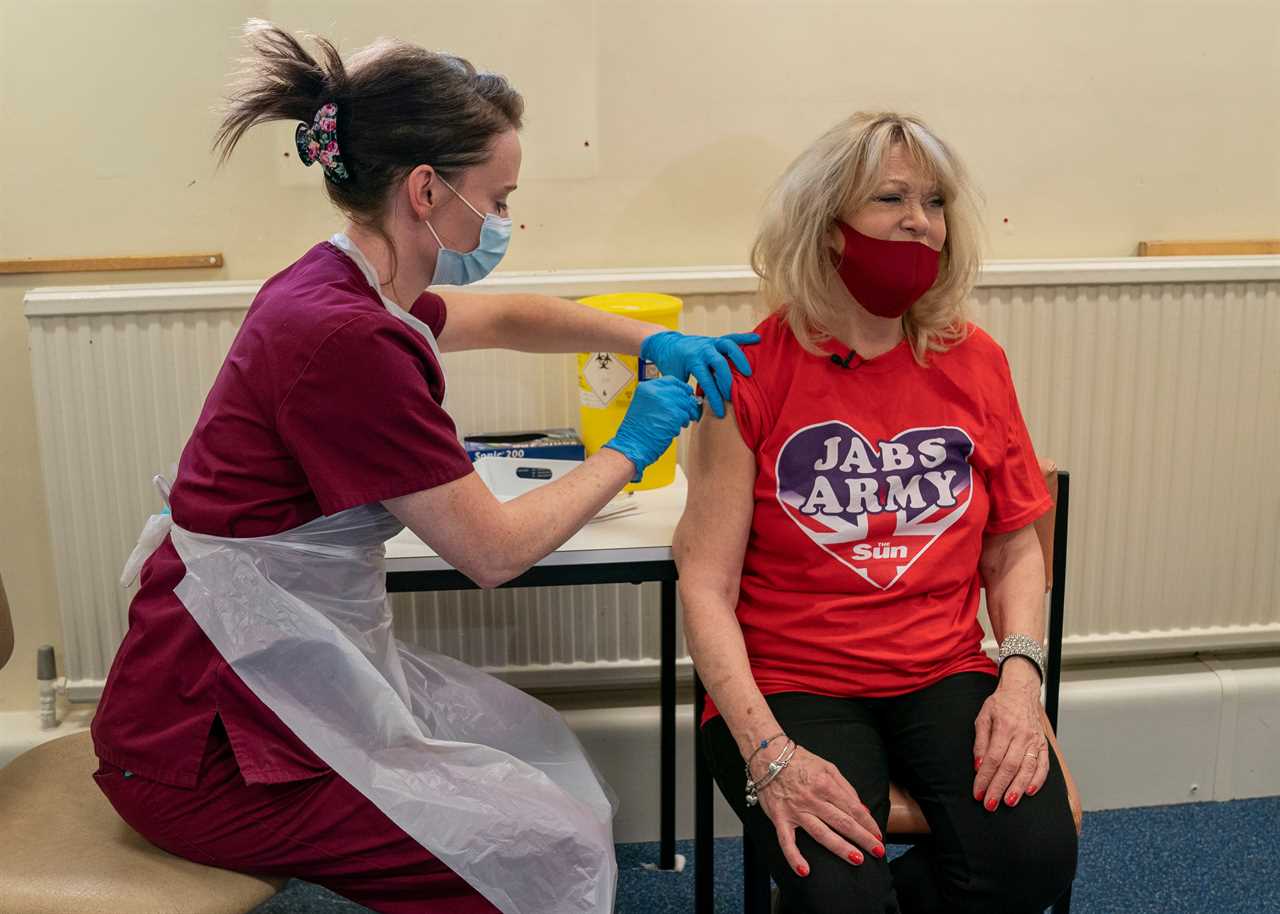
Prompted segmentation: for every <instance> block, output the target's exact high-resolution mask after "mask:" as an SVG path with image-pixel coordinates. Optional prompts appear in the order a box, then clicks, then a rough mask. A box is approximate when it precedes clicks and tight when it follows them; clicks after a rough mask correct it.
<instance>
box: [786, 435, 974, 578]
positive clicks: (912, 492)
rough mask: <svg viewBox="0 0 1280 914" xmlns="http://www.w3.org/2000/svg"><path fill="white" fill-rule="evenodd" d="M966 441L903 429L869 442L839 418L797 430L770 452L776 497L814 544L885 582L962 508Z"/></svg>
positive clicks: (966, 490)
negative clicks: (774, 459)
mask: <svg viewBox="0 0 1280 914" xmlns="http://www.w3.org/2000/svg"><path fill="white" fill-rule="evenodd" d="M972 454H973V440H972V439H971V438H970V437H969V435H968V434H967V433H966V432H965V431H964V430H963V429H960V428H956V427H953V426H938V427H933V428H912V429H907V430H906V431H903V432H899V433H898V434H897V435H895V436H894V437H893V438H892V439H889V440H887V441H884V440H882V441H879V442H878V443H877V444H876V445H872V443H871V442H870V441H869V440H868V439H867V438H866V437H865V436H864V435H863V434H862V433H861V432H859V431H858V430H857V429H855V428H852V427H851V426H849V425H847V424H846V423H844V422H840V421H835V420H833V421H828V422H820V423H817V424H815V425H809V426H806V427H805V428H802V429H799V430H798V431H796V432H795V433H794V434H792V435H791V437H790V438H788V439H787V441H786V443H785V444H783V445H782V448H781V450H779V451H778V461H777V467H776V469H777V479H778V493H777V494H778V502H779V503H780V504H781V505H782V510H783V511H784V512H786V514H787V516H788V517H790V518H791V520H792V521H794V522H795V524H796V526H798V527H799V528H800V529H801V530H803V531H804V533H805V535H806V536H808V537H809V539H810V540H812V541H813V542H814V543H815V544H816V545H818V546H819V547H820V548H821V549H823V550H824V551H825V552H827V553H828V554H829V555H831V556H832V557H833V558H835V559H836V560H837V561H839V562H841V563H842V564H844V565H846V566H848V567H849V568H850V569H852V570H853V571H854V572H856V573H857V574H858V575H859V576H861V577H862V578H864V579H865V580H866V581H867V582H868V583H870V584H872V585H873V586H875V587H877V588H879V589H880V590H888V589H889V588H890V587H892V586H893V585H894V584H896V583H897V582H898V581H900V580H901V579H902V576H903V575H905V574H906V573H907V571H908V570H909V569H910V568H911V566H913V565H914V564H915V563H916V562H917V561H918V560H919V559H920V557H921V556H922V555H924V554H925V553H926V552H928V551H929V547H930V546H932V545H933V544H934V543H935V542H937V540H938V538H939V537H940V536H942V534H943V533H945V532H946V531H947V529H948V528H950V527H951V526H952V525H953V524H954V523H955V522H956V521H957V520H959V519H960V518H961V517H962V516H964V512H965V511H966V510H967V509H968V507H969V503H970V501H971V500H972V495H973V485H972V483H973V468H972V466H971V465H970V463H969V457H970V456H971V455H972Z"/></svg>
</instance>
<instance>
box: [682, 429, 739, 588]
mask: <svg viewBox="0 0 1280 914" xmlns="http://www.w3.org/2000/svg"><path fill="white" fill-rule="evenodd" d="M685 469H686V472H687V474H688V477H689V495H688V498H687V499H686V501H685V509H684V516H683V517H681V518H680V524H679V526H678V527H677V528H676V534H675V540H674V543H673V547H672V551H673V552H674V554H675V559H676V563H677V565H678V566H679V569H680V580H681V583H682V586H685V587H695V588H711V589H714V590H716V591H719V592H720V593H721V594H722V595H723V596H725V597H726V598H727V599H729V600H730V602H731V604H736V603H737V599H738V582H739V578H740V576H741V574H742V557H743V555H744V554H745V552H746V548H747V537H748V534H749V533H750V532H751V516H752V512H753V511H754V497H753V494H752V489H753V487H754V485H755V478H756V458H755V454H754V453H753V452H752V451H751V450H750V449H749V448H748V447H747V445H746V443H745V442H743V440H742V436H741V434H739V432H738V423H737V420H736V419H735V418H734V414H733V410H732V409H729V410H726V411H725V417H724V418H723V419H717V418H716V417H715V416H714V415H713V414H712V413H711V411H710V410H707V411H706V412H705V413H704V414H703V418H702V419H701V420H700V421H699V422H698V424H697V425H696V426H695V427H694V431H693V440H692V442H691V446H690V449H689V454H688V456H687V458H686V460H685Z"/></svg>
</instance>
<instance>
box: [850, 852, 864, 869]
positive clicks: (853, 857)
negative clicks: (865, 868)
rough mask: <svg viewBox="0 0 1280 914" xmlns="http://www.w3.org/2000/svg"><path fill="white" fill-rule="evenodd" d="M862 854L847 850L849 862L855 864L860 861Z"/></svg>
mask: <svg viewBox="0 0 1280 914" xmlns="http://www.w3.org/2000/svg"><path fill="white" fill-rule="evenodd" d="M862 859H863V858H862V854H860V853H858V852H857V851H849V862H850V863H852V864H854V865H855V866H856V865H858V864H860V863H862Z"/></svg>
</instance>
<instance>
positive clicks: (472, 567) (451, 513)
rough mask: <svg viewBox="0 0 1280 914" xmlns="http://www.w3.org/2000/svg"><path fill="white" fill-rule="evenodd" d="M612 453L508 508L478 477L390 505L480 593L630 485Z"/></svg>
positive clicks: (626, 463) (625, 467)
mask: <svg viewBox="0 0 1280 914" xmlns="http://www.w3.org/2000/svg"><path fill="white" fill-rule="evenodd" d="M634 473H635V466H634V465H633V464H632V463H631V461H630V460H629V459H627V458H626V457H624V456H623V455H622V454H620V453H618V452H617V451H615V450H612V449H610V448H605V449H603V450H601V451H600V452H599V453H598V454H593V455H592V456H591V457H589V458H587V460H585V461H584V462H583V464H582V466H580V467H577V468H576V469H574V470H573V471H572V472H571V473H568V474H567V475H565V476H564V477H562V478H561V479H557V480H556V481H555V482H550V483H547V484H546V485H545V486H540V487H539V488H537V489H535V490H534V491H532V492H529V493H527V494H525V495H521V496H520V497H519V498H516V499H513V500H511V501H509V502H506V503H505V504H503V503H501V502H499V501H498V500H497V499H496V498H494V497H493V493H492V492H490V491H489V489H488V488H487V487H486V486H485V484H484V483H483V482H481V481H480V477H479V476H477V475H476V474H475V473H468V474H467V475H466V476H463V477H461V478H459V479H455V480H454V481H453V482H448V483H445V484H443V485H440V486H435V487H434V488H430V489H423V490H422V491H420V492H414V493H412V494H409V495H403V496H400V497H399V498H392V499H388V500H387V501H385V502H384V504H385V505H386V507H387V509H388V510H389V511H391V513H392V514H394V515H395V516H396V517H398V518H399V519H400V520H401V521H403V522H404V524H405V526H407V527H408V528H409V529H410V530H412V531H413V532H414V533H415V534H417V536H418V538H419V539H421V540H422V541H423V542H424V543H426V544H427V545H428V546H430V547H431V548H432V549H434V550H435V551H436V553H437V554H438V555H439V556H440V557H441V558H443V559H444V560H445V561H446V562H448V563H449V564H450V565H452V566H453V567H454V568H456V569H458V570H459V571H461V572H462V573H463V574H465V575H466V576H467V577H469V578H471V580H473V581H475V582H476V583H477V584H478V585H480V586H481V587H497V586H499V585H501V584H504V583H506V582H507V581H509V580H511V579H512V578H514V577H518V576H519V575H520V574H522V573H524V572H525V571H527V570H528V569H529V568H530V567H531V566H532V565H533V564H534V563H535V562H537V561H538V560H540V559H542V558H543V557H545V556H546V555H548V554H549V553H551V552H553V551H555V550H556V549H557V548H559V547H560V546H561V545H562V544H563V543H564V541H565V540H567V539H568V538H569V537H571V536H573V534H574V533H576V532H577V531H578V530H580V529H582V526H583V525H584V524H585V523H586V522H587V521H588V520H590V519H591V518H592V517H594V516H595V514H596V512H597V511H599V510H600V509H601V508H602V507H603V506H604V505H605V504H606V503H607V502H608V501H609V499H611V498H613V497H614V496H615V495H617V494H618V492H619V491H621V489H622V487H623V486H625V485H626V484H627V483H628V482H630V481H631V476H632V474H634Z"/></svg>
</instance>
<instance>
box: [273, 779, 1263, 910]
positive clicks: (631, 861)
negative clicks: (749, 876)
mask: <svg viewBox="0 0 1280 914" xmlns="http://www.w3.org/2000/svg"><path fill="white" fill-rule="evenodd" d="M1278 844H1280V797H1267V798H1264V799H1260V800H1235V801H1232V802H1228V803H1194V804H1186V805H1181V806H1154V807H1148V808H1145V809H1117V810H1110V811H1107V812H1092V813H1086V814H1085V820H1084V835H1083V837H1082V838H1081V841H1080V865H1079V870H1078V872H1077V874H1076V884H1075V892H1074V894H1073V895H1072V899H1071V912H1072V914H1119V912H1125V914H1278V912H1280V853H1277V845H1278ZM677 850H678V852H679V853H682V854H684V855H685V857H686V858H687V859H688V861H689V865H688V866H687V867H686V868H685V870H684V872H682V873H666V872H654V871H652V870H647V869H645V868H644V864H646V863H652V862H653V861H655V860H657V857H658V845H657V844H619V845H618V872H619V877H618V907H617V914H689V912H691V911H692V910H693V866H692V862H693V842H691V841H681V842H679V845H678V847H677ZM715 866H716V907H715V910H716V914H740V912H741V911H742V869H741V867H742V845H741V841H740V840H739V839H736V838H720V839H717V841H716V848H715ZM427 910H429V908H428V909H427ZM365 911H366V909H365V908H362V907H360V906H359V905H355V904H352V903H351V902H348V901H345V900H343V899H341V898H339V897H338V896H336V895H334V894H332V893H331V892H327V891H325V890H324V889H322V888H320V887H318V886H314V885H310V884H308V883H305V882H301V881H299V880H294V881H292V882H290V883H289V884H288V885H287V886H286V887H285V890H284V891H283V892H281V893H280V894H279V895H277V896H276V897H275V898H273V899H272V900H271V901H269V902H267V903H266V904H264V905H262V906H261V907H259V908H258V909H257V910H256V911H255V912H254V914H363V912H365Z"/></svg>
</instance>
